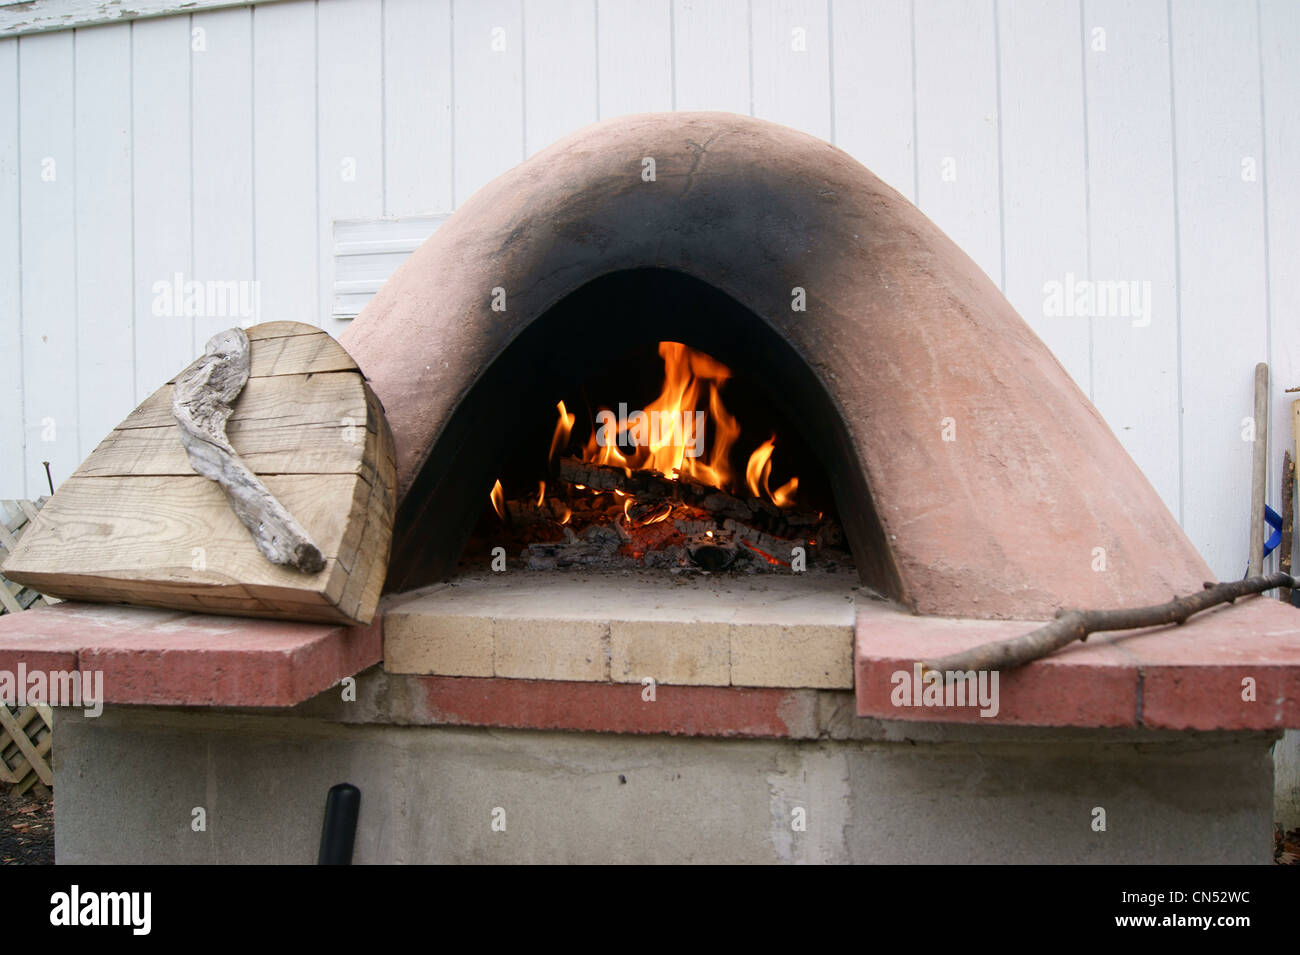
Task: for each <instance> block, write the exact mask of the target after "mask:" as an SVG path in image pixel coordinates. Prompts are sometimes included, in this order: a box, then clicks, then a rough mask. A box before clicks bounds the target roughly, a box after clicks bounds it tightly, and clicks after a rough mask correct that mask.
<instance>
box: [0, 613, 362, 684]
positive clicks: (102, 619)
mask: <svg viewBox="0 0 1300 955" xmlns="http://www.w3.org/2000/svg"><path fill="white" fill-rule="evenodd" d="M382 652H383V642H382V639H381V626H380V618H378V617H376V618H375V620H374V621H373V622H372V623H371V624H370V625H369V626H366V627H347V626H341V625H337V624H316V623H290V622H286V621H278V620H258V619H251V618H244V617H228V616H217V615H214V614H195V613H184V612H180V611H173V610H154V609H150V608H146V607H126V606H118V605H104V604H86V603H75V602H66V603H61V604H58V605H56V606H53V607H39V608H36V609H33V610H27V611H24V612H23V613H15V614H5V615H4V616H0V670H7V671H9V672H11V673H17V672H18V665H19V664H20V663H22V664H24V665H25V666H26V669H27V670H28V671H29V672H30V671H32V670H36V669H40V670H44V671H47V672H49V671H57V670H63V671H71V670H77V669H79V670H89V671H95V670H98V671H102V672H103V674H104V684H103V685H104V702H106V703H138V704H153V705H162V706H258V707H261V706H293V705H295V704H297V703H301V702H303V701H304V700H307V699H309V698H311V697H313V696H315V695H316V694H317V693H320V692H321V691H323V690H326V689H329V688H330V687H331V686H334V685H335V684H336V683H338V682H339V680H341V679H343V678H344V677H346V676H351V675H353V674H354V673H358V672H360V671H361V670H364V669H365V668H366V667H369V666H373V665H374V664H376V663H378V662H379V660H380V657H381V655H382Z"/></svg>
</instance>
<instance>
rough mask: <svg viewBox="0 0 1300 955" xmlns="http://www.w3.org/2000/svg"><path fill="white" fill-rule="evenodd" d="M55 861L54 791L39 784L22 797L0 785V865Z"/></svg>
mask: <svg viewBox="0 0 1300 955" xmlns="http://www.w3.org/2000/svg"><path fill="white" fill-rule="evenodd" d="M53 864H54V794H53V793H52V792H50V790H48V789H46V788H45V787H44V786H42V785H41V784H40V783H37V784H36V785H35V786H33V787H32V788H31V789H29V790H27V792H26V793H24V794H23V795H21V796H14V795H12V794H11V792H10V787H8V786H0V865H53Z"/></svg>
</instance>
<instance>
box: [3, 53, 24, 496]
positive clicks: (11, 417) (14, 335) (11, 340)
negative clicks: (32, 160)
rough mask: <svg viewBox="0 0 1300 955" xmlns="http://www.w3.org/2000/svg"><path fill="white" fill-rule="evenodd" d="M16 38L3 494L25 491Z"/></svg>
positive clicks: (6, 207) (7, 155) (9, 156)
mask: <svg viewBox="0 0 1300 955" xmlns="http://www.w3.org/2000/svg"><path fill="white" fill-rule="evenodd" d="M18 115H19V102H18V41H17V40H0V448H4V449H5V453H4V454H3V455H0V496H10V497H20V496H22V495H23V494H25V493H26V471H25V466H24V456H25V454H26V447H25V443H26V435H25V434H24V432H23V321H22V251H21V249H22V233H21V222H20V221H19V217H18V210H19V205H20V195H21V189H20V185H19V162H20V160H19V155H18V142H19V140H18Z"/></svg>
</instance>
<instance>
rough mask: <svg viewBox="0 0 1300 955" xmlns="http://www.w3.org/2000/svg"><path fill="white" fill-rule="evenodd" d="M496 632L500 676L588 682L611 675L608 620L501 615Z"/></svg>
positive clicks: (497, 672) (497, 661)
mask: <svg viewBox="0 0 1300 955" xmlns="http://www.w3.org/2000/svg"><path fill="white" fill-rule="evenodd" d="M494 632H495V636H496V643H495V645H496V675H497V676H506V677H514V678H516V679H520V680H585V681H587V682H603V681H607V680H608V679H609V661H608V659H607V658H606V650H605V640H606V638H607V636H608V634H609V625H608V624H606V623H602V622H599V621H594V620H556V619H548V620H536V619H527V618H524V619H513V618H509V617H501V618H498V619H497V621H496V625H495V628H494Z"/></svg>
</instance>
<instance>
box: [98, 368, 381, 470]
mask: <svg viewBox="0 0 1300 955" xmlns="http://www.w3.org/2000/svg"><path fill="white" fill-rule="evenodd" d="M357 378H358V376H357V374H356V372H347V371H333V372H327V373H325V374H307V375H276V376H274V377H270V378H250V379H248V384H246V385H245V386H244V390H243V392H242V393H241V394H240V396H239V397H238V398H236V399H235V410H234V414H232V415H231V419H230V426H231V428H232V432H233V431H236V430H237V429H235V428H234V425H235V424H239V426H240V428H239V429H238V430H242V429H243V428H244V427H245V426H246V423H247V425H248V426H251V427H252V428H256V429H257V430H264V429H271V428H275V427H276V426H277V425H276V422H277V421H281V422H283V424H284V426H285V427H287V428H294V427H299V426H310V425H318V424H322V423H327V422H335V423H338V422H339V421H340V420H341V419H342V418H345V417H350V418H353V419H355V421H356V422H357V426H358V427H365V424H364V422H365V412H366V408H365V398H364V396H363V395H362V393H361V389H360V388H358V387H357V386H356V385H357ZM171 394H172V386H170V385H164V386H163V387H162V388H160V389H158V391H156V392H154V393H153V394H152V395H151V396H150V397H149V399H148V400H147V401H145V402H143V403H142V404H141V405H140V407H138V408H136V409H135V410H134V411H132V412H131V413H130V414H129V415H127V418H126V420H125V421H123V422H122V424H121V425H119V426H118V427H119V430H128V429H132V428H165V427H173V428H174V427H175V421H173V420H171ZM252 419H261V420H260V422H256V423H255V422H254V421H253V420H252ZM353 453H354V455H355V453H356V452H355V451H354V452H353Z"/></svg>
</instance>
